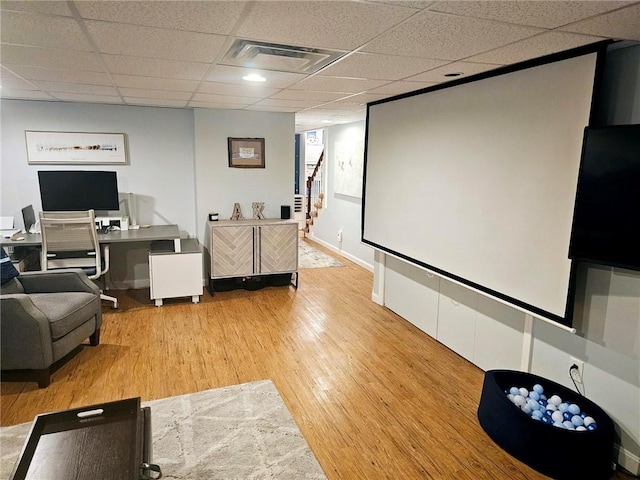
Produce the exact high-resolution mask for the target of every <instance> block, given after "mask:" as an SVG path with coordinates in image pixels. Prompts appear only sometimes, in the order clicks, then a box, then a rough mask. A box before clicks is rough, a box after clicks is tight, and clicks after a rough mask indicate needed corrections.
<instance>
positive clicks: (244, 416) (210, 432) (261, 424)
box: [0, 380, 326, 480]
mask: <svg viewBox="0 0 640 480" xmlns="http://www.w3.org/2000/svg"><path fill="white" fill-rule="evenodd" d="M143 406H149V407H151V423H152V436H153V463H156V464H158V465H160V467H161V468H162V473H163V478H166V479H180V480H186V479H225V480H226V479H268V478H291V479H325V478H326V476H325V474H324V472H323V471H322V468H321V467H320V465H319V463H318V461H317V460H316V458H315V456H314V455H313V452H312V451H311V449H310V448H309V445H308V444H307V442H306V440H305V439H304V437H303V436H302V433H301V432H300V430H299V429H298V427H297V425H296V423H295V421H294V420H293V417H291V414H290V413H289V411H288V410H287V407H286V405H285V404H284V402H283V401H282V398H281V397H280V395H279V393H278V390H277V389H276V387H275V385H274V384H273V383H272V382H271V381H270V380H263V381H259V382H251V383H245V384H242V385H235V386H231V387H225V388H217V389H214V390H205V391H203V392H198V393H193V394H189V395H180V396H177V397H169V398H164V399H161V400H154V401H150V402H143ZM30 426H31V424H30V423H23V424H20V425H14V426H11V427H3V428H0V444H1V445H2V449H1V451H2V452H1V464H0V477H1V478H8V477H9V475H10V474H11V471H12V469H13V466H14V464H15V462H16V460H17V458H18V456H19V455H20V451H21V449H22V446H23V445H24V442H25V439H26V436H27V435H28V433H29V428H30Z"/></svg>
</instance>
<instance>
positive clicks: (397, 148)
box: [362, 47, 604, 325]
mask: <svg viewBox="0 0 640 480" xmlns="http://www.w3.org/2000/svg"><path fill="white" fill-rule="evenodd" d="M603 53H604V50H603V49H602V47H600V48H596V47H592V48H589V49H588V50H584V49H582V50H579V51H574V52H570V53H569V52H567V53H566V54H563V55H557V56H554V57H549V58H547V59H544V60H541V62H542V61H544V62H545V63H540V62H530V63H527V64H522V65H519V66H517V67H513V68H510V69H503V70H502V71H498V72H497V73H498V74H494V75H484V76H480V77H476V78H475V79H474V78H470V79H469V80H468V81H466V82H457V83H455V84H453V85H452V86H444V87H443V88H438V89H435V88H434V89H427V90H423V91H420V92H416V93H415V94H406V95H403V96H399V97H394V98H392V99H386V100H381V101H378V102H373V103H370V104H369V105H368V112H367V130H366V155H365V162H366V163H365V172H364V181H365V186H364V195H363V207H362V240H363V242H364V243H366V244H369V245H371V246H373V247H374V248H377V249H380V250H382V251H385V252H387V253H391V254H393V255H396V256H398V257H400V258H404V259H405V260H408V261H410V262H413V263H415V264H417V265H420V266H422V267H424V268H427V269H429V270H431V271H434V272H436V273H438V274H440V275H443V276H445V277H449V278H452V279H454V280H456V281H458V282H461V283H463V284H466V285H468V286H470V287H473V288H475V289H477V290H480V291H482V292H485V293H487V294H489V295H491V296H493V297H495V298H499V299H501V300H502V301H506V302H507V303H509V304H512V305H515V306H517V307H519V308H520V309H523V310H525V311H527V312H530V313H532V314H533V315H535V316H538V317H543V318H548V319H551V320H554V321H557V322H560V323H564V324H568V325H570V323H571V319H570V318H568V317H569V312H570V311H572V308H571V306H570V305H569V303H570V302H569V299H570V298H572V294H570V291H571V271H572V268H571V261H570V260H569V258H568V251H569V239H570V234H571V224H572V217H573V208H574V201H575V194H576V185H577V178H578V169H579V164H580V155H581V147H582V138H583V133H584V128H585V127H586V126H587V125H589V119H590V113H591V105H592V97H593V95H594V85H595V83H596V81H595V78H596V64H597V63H598V55H600V54H603Z"/></svg>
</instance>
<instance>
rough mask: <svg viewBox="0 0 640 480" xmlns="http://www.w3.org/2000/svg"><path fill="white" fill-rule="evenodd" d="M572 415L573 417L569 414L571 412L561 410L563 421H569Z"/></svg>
mask: <svg viewBox="0 0 640 480" xmlns="http://www.w3.org/2000/svg"><path fill="white" fill-rule="evenodd" d="M572 417H573V415H571V412H563V413H562V418H563V419H564V420H563V421H565V422H570V421H571V418H572Z"/></svg>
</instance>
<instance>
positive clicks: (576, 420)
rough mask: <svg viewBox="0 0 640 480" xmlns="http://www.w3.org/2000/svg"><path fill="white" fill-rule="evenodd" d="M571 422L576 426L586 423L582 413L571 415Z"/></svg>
mask: <svg viewBox="0 0 640 480" xmlns="http://www.w3.org/2000/svg"><path fill="white" fill-rule="evenodd" d="M571 423H573V424H574V425H575V426H576V427H580V426H582V425H583V424H584V420H583V419H582V417H581V416H580V415H574V416H573V417H571Z"/></svg>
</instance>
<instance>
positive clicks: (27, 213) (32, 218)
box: [22, 205, 36, 233]
mask: <svg viewBox="0 0 640 480" xmlns="http://www.w3.org/2000/svg"><path fill="white" fill-rule="evenodd" d="M22 220H23V222H24V231H25V232H26V233H30V232H31V227H33V226H34V225H35V224H36V213H35V212H34V211H33V205H27V206H26V207H24V208H23V209H22Z"/></svg>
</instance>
